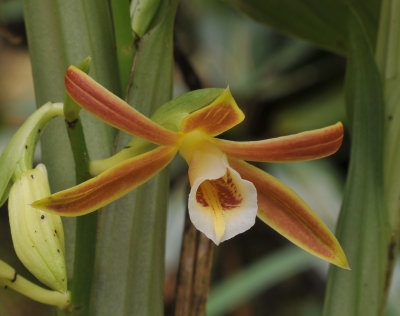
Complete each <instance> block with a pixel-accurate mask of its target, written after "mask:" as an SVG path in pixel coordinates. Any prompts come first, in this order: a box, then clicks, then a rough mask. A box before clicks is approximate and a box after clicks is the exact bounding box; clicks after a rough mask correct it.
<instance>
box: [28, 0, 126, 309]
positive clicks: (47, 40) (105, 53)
mask: <svg viewBox="0 0 400 316" xmlns="http://www.w3.org/2000/svg"><path fill="white" fill-rule="evenodd" d="M23 5H24V16H25V21H26V28H27V34H28V43H29V49H30V53H31V59H32V69H33V77H34V83H35V93H36V100H37V103H38V104H42V103H44V102H42V100H46V101H47V100H52V101H55V100H58V101H61V100H63V99H64V97H65V90H64V83H63V81H64V74H65V70H66V68H67V67H68V66H69V65H70V64H78V63H79V62H81V61H82V60H83V59H84V58H86V57H87V56H91V57H92V64H91V75H92V76H93V77H94V78H96V79H97V80H98V81H99V82H100V83H102V84H103V85H104V86H106V87H107V88H108V89H110V90H112V91H114V92H118V91H119V78H118V73H117V64H116V54H115V48H114V37H113V27H112V20H111V15H110V12H109V5H108V1H106V0H101V1H98V0H74V1H62V0H59V1H53V0H41V1H30V0H29V1H28V0H27V1H24V2H23ZM82 124H83V130H84V131H85V138H86V140H87V142H88V151H89V154H90V155H91V157H94V158H104V157H106V156H108V155H110V154H111V150H112V143H113V138H114V133H113V131H112V129H111V128H110V127H109V126H106V125H105V124H103V123H102V122H100V121H98V120H97V119H95V118H93V117H91V116H90V115H87V114H86V115H83V116H82ZM79 133H81V132H79ZM73 138H74V137H73ZM73 142H74V145H73V146H74V147H75V146H79V144H82V143H83V138H82V135H80V136H78V137H77V140H76V139H75V140H73ZM42 149H43V150H42V152H43V161H44V162H45V164H46V166H47V167H48V170H49V175H50V184H51V187H52V191H53V192H54V191H59V190H61V189H64V188H66V187H70V186H72V185H73V184H74V183H75V172H74V169H75V167H74V166H75V164H74V161H73V160H74V159H73V156H72V152H71V147H70V145H69V141H68V137H67V133H66V128H65V124H64V123H63V122H62V121H60V120H58V121H55V122H52V124H51V125H50V126H49V127H48V128H47V130H46V133H45V135H43V138H42ZM78 177H79V178H81V177H80V176H79V175H78ZM78 180H79V179H78ZM77 221H78V223H79V224H78V225H77V232H76V243H77V244H78V245H79V247H77V248H76V253H75V256H74V255H73V252H74V244H73V239H74V237H73V236H72V233H73V231H74V229H75V227H74V226H75V225H74V220H68V221H65V222H64V223H65V224H66V240H67V245H66V246H67V264H68V272H69V275H70V276H71V275H72V265H73V264H72V262H73V259H74V257H75V258H79V259H78V260H80V261H79V262H80V264H78V265H77V264H75V265H74V274H75V275H78V276H79V275H82V274H85V272H84V271H88V270H89V269H90V267H91V266H92V265H93V258H94V252H93V249H94V248H95V244H94V239H95V237H96V216H92V217H81V218H79V219H78V220H77ZM81 268H82V269H83V270H80V269H81ZM85 269H86V270H85ZM87 281H88V279H85V278H80V277H79V278H78V277H77V278H74V283H73V284H74V285H73V293H72V297H75V298H76V297H77V296H79V297H81V298H83V297H86V298H84V300H85V302H83V301H80V303H79V304H80V305H81V304H82V305H83V306H81V307H82V309H81V312H80V313H81V314H82V315H88V313H89V308H88V306H89V302H88V301H87V299H88V298H89V297H90V296H89V293H86V294H85V295H81V294H82V291H88V290H89V289H90V284H89V283H90V282H89V283H87V284H84V283H85V282H87ZM89 281H90V279H89ZM83 289H86V290H83ZM76 291H78V292H76ZM80 291H81V292H80ZM74 292H75V293H74Z"/></svg>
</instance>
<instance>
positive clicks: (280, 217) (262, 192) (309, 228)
mask: <svg viewBox="0 0 400 316" xmlns="http://www.w3.org/2000/svg"><path fill="white" fill-rule="evenodd" d="M229 164H230V165H231V166H232V168H234V169H235V170H237V171H238V172H239V174H240V175H241V176H242V177H243V178H244V179H247V180H249V181H251V182H252V183H253V184H254V185H255V186H256V188H257V193H258V206H259V210H258V214H257V216H258V217H259V218H260V219H261V220H262V221H263V222H265V223H266V224H267V225H269V226H270V227H272V228H273V229H275V230H276V231H277V232H279V233H280V234H281V235H282V236H284V237H286V238H287V239H289V240H290V241H291V242H293V243H294V244H296V245H297V246H299V247H301V248H303V249H304V250H306V251H308V252H310V253H312V254H314V255H315V256H317V257H319V258H322V259H324V260H326V261H328V262H330V263H333V264H335V265H337V266H339V267H342V268H346V269H348V268H349V265H348V263H347V259H346V256H345V254H344V252H343V250H342V248H341V246H340V244H339V242H338V241H337V239H336V238H335V236H334V235H333V234H332V233H331V232H330V231H329V229H328V228H327V227H326V226H325V224H324V223H323V222H322V221H321V220H320V219H319V218H318V216H317V215H316V214H315V213H314V212H313V211H312V210H311V208H310V207H309V206H308V205H307V204H306V203H305V202H304V201H303V200H302V199H301V198H300V197H299V196H298V195H297V194H296V193H295V192H294V191H293V190H292V189H290V188H289V187H288V186H286V185H285V184H283V183H282V182H280V181H279V180H278V179H276V178H274V177H273V176H271V175H269V174H267V173H265V172H263V171H262V170H260V169H258V168H256V167H254V166H252V165H250V164H248V163H246V162H244V161H241V160H237V159H229Z"/></svg>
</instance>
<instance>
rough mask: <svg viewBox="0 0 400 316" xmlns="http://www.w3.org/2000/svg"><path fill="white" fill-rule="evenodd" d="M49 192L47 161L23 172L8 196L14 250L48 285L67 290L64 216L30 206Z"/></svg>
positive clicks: (58, 289)
mask: <svg viewBox="0 0 400 316" xmlns="http://www.w3.org/2000/svg"><path fill="white" fill-rule="evenodd" d="M48 195H50V188H49V183H48V179H47V172H46V169H45V167H44V165H39V166H38V167H37V168H35V169H32V170H28V171H25V172H23V173H22V174H21V175H20V177H19V178H18V179H17V180H16V181H15V182H14V184H13V186H12V188H11V190H10V195H9V198H8V212H9V219H10V227H11V235H12V240H13V244H14V249H15V252H16V254H17V256H18V258H19V259H20V260H21V262H22V263H23V264H24V266H25V267H26V268H27V269H28V270H29V271H30V272H31V273H32V274H33V275H34V276H35V277H36V278H37V279H39V280H40V281H41V282H42V283H44V284H46V285H47V286H48V287H50V288H52V289H54V290H57V291H59V292H62V293H65V292H66V291H67V276H66V268H65V257H64V252H65V249H64V231H63V226H62V222H61V218H60V216H58V215H54V214H49V213H46V212H44V211H41V210H38V209H34V208H33V207H31V204H32V202H33V201H36V200H38V199H41V198H44V197H46V196H48Z"/></svg>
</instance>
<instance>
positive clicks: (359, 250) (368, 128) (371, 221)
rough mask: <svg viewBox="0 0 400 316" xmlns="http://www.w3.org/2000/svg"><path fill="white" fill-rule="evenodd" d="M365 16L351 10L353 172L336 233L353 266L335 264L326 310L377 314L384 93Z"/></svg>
mask: <svg viewBox="0 0 400 316" xmlns="http://www.w3.org/2000/svg"><path fill="white" fill-rule="evenodd" d="M361 21H362V20H361V19H360V18H359V16H357V15H356V13H355V12H354V11H353V15H351V16H349V20H348V27H349V43H350V46H349V61H348V70H347V78H346V79H347V80H346V92H347V100H346V101H347V110H348V111H349V116H350V117H351V120H350V121H351V143H352V147H351V156H350V167H349V175H348V179H347V185H346V191H345V195H344V201H343V206H342V210H341V213H340V217H339V223H338V226H337V237H338V239H339V241H340V242H341V244H342V246H343V249H344V251H345V253H346V255H347V257H348V260H349V264H350V268H351V270H350V271H346V270H341V269H338V268H336V267H331V270H330V277H329V282H328V288H327V295H326V301H325V308H324V316H337V315H341V316H368V315H371V316H376V315H378V314H379V311H380V309H381V307H382V298H383V295H382V293H383V288H384V281H385V265H386V260H387V257H386V251H387V246H388V245H387V244H386V240H387V238H388V234H387V232H386V230H385V229H386V227H385V224H386V218H385V212H384V201H383V175H382V165H383V164H382V152H383V146H382V144H383V109H384V102H383V94H382V83H381V80H380V75H379V73H378V69H377V65H376V63H375V60H374V52H373V46H372V44H371V40H370V38H369V36H368V35H367V33H366V31H365V28H364V26H363V24H362V22H361Z"/></svg>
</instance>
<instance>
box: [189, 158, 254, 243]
mask: <svg viewBox="0 0 400 316" xmlns="http://www.w3.org/2000/svg"><path fill="white" fill-rule="evenodd" d="M221 154H222V153H221ZM189 175H190V178H191V183H192V187H191V190H190V194H189V201H188V204H189V215H190V219H191V221H192V223H193V225H194V226H195V227H196V228H197V229H198V230H200V231H201V232H202V233H204V234H205V235H206V236H207V237H208V238H210V239H211V240H212V241H213V242H214V243H215V244H217V245H218V244H219V243H220V242H223V241H225V240H227V239H230V238H232V237H234V236H236V235H237V234H240V233H242V232H244V231H246V230H248V229H249V228H250V227H252V226H253V225H254V223H255V218H256V214H257V191H256V188H255V187H254V185H253V184H252V183H251V182H249V181H246V180H243V179H242V178H241V177H240V175H239V174H238V173H237V172H236V171H235V170H233V169H232V168H230V167H229V165H228V163H227V160H226V157H225V155H223V154H222V155H217V154H215V152H213V151H211V152H203V151H198V152H195V153H194V154H193V157H192V159H191V161H190V165H189Z"/></svg>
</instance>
